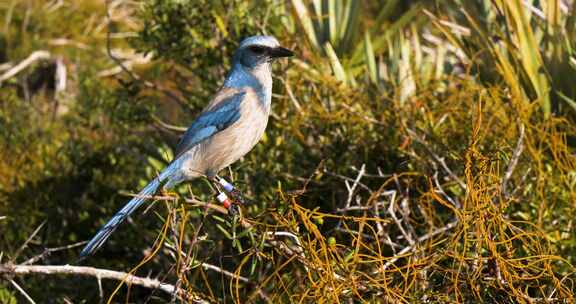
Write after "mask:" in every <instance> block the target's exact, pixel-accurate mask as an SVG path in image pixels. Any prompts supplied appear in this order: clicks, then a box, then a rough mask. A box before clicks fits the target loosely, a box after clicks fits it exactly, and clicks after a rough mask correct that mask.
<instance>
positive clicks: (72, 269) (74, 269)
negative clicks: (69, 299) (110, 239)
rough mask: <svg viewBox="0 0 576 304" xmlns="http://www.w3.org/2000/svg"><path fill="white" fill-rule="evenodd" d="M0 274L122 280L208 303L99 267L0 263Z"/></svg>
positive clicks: (160, 284) (154, 282)
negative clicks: (73, 276) (72, 276)
mask: <svg viewBox="0 0 576 304" xmlns="http://www.w3.org/2000/svg"><path fill="white" fill-rule="evenodd" d="M0 274H5V275H16V276H24V275H33V274H43V275H76V276H84V277H94V278H97V279H109V280H116V281H124V282H126V283H127V284H131V285H137V286H141V287H144V288H150V289H159V290H162V291H164V292H166V293H168V294H172V293H174V292H176V293H177V294H178V295H179V297H181V298H184V299H189V298H192V300H193V302H194V303H208V301H205V300H202V299H200V298H198V297H197V296H194V295H191V294H189V293H188V292H186V291H185V290H182V289H176V287H174V285H171V284H167V283H163V282H160V281H159V280H156V279H151V278H142V277H137V276H135V275H132V274H129V273H125V272H120V271H113V270H108V269H99V268H94V267H87V266H71V265H47V266H43V265H0Z"/></svg>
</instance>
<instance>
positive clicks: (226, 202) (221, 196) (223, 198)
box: [208, 177, 238, 215]
mask: <svg viewBox="0 0 576 304" xmlns="http://www.w3.org/2000/svg"><path fill="white" fill-rule="evenodd" d="M208 181H209V182H210V184H211V185H212V187H214V188H215V189H216V192H217V193H218V194H217V195H216V199H217V200H218V202H220V203H221V204H222V205H223V206H224V208H226V209H228V212H230V214H232V215H235V214H237V213H238V212H237V210H236V208H235V206H234V204H232V201H231V200H230V199H229V198H228V196H227V195H226V193H225V192H224V191H222V190H221V189H220V184H219V183H218V182H217V181H216V179H215V178H213V177H208ZM224 190H226V188H224Z"/></svg>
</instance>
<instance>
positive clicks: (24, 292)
mask: <svg viewBox="0 0 576 304" xmlns="http://www.w3.org/2000/svg"><path fill="white" fill-rule="evenodd" d="M10 284H12V286H14V288H16V289H17V290H18V291H19V292H20V293H21V294H22V296H24V298H26V300H28V302H30V303H31V304H36V302H35V301H34V300H33V299H32V298H31V297H30V296H29V295H28V293H27V292H26V291H24V289H22V287H20V285H18V283H16V282H14V280H10Z"/></svg>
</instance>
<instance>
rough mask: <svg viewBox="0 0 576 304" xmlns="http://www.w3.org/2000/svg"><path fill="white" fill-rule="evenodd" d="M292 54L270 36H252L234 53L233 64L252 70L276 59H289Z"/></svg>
mask: <svg viewBox="0 0 576 304" xmlns="http://www.w3.org/2000/svg"><path fill="white" fill-rule="evenodd" d="M293 54H294V53H293V52H292V51H291V50H289V49H287V48H283V47H281V46H280V43H278V40H276V38H274V37H272V36H252V37H248V38H246V39H244V40H242V42H241V43H240V46H239V47H238V49H237V50H236V52H235V53H234V62H237V63H240V64H241V65H243V66H244V67H247V68H249V69H254V68H256V67H258V66H259V65H261V64H269V63H270V62H271V61H272V60H274V59H276V58H281V57H290V56H292V55H293Z"/></svg>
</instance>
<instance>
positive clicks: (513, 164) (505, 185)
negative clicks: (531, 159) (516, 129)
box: [501, 124, 524, 198]
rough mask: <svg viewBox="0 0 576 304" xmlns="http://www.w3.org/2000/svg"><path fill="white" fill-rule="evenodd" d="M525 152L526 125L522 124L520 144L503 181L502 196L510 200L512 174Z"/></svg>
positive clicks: (515, 150)
mask: <svg viewBox="0 0 576 304" xmlns="http://www.w3.org/2000/svg"><path fill="white" fill-rule="evenodd" d="M523 150H524V125H523V124H520V137H519V138H518V142H517V143H516V149H514V153H513V154H512V158H511V159H510V162H509V163H508V169H506V173H505V174H504V178H503V179H502V184H501V188H502V194H504V197H506V198H509V197H510V193H509V192H508V181H509V180H510V178H511V177H512V173H514V169H515V168H516V165H517V164H518V159H519V158H520V155H521V154H522V151H523Z"/></svg>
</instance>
